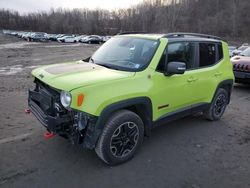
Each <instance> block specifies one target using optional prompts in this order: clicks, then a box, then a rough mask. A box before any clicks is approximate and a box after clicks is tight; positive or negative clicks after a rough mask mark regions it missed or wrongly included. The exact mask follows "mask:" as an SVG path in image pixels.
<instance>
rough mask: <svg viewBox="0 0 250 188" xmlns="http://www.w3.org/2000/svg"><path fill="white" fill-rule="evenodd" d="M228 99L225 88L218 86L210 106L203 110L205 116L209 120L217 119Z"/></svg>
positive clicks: (222, 112)
mask: <svg viewBox="0 0 250 188" xmlns="http://www.w3.org/2000/svg"><path fill="white" fill-rule="evenodd" d="M228 101H229V96H228V92H227V91H226V90H225V89H222V88H219V89H218V91H217V92H216V94H215V96H214V99H213V101H212V103H211V105H210V107H209V108H208V109H207V110H206V111H204V116H205V118H206V119H208V120H210V121H216V120H219V119H220V118H221V117H222V115H223V114H224V112H225V109H226V107H227V105H228Z"/></svg>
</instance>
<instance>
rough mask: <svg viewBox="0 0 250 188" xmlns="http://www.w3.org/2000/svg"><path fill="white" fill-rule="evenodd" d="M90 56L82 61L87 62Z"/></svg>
mask: <svg viewBox="0 0 250 188" xmlns="http://www.w3.org/2000/svg"><path fill="white" fill-rule="evenodd" d="M90 58H91V57H88V58H85V59H83V60H82V61H84V62H89V60H90Z"/></svg>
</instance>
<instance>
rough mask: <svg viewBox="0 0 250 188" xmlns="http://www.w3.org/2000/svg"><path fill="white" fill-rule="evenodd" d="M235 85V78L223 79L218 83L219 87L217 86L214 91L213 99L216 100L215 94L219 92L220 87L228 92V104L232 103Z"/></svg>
mask: <svg viewBox="0 0 250 188" xmlns="http://www.w3.org/2000/svg"><path fill="white" fill-rule="evenodd" d="M233 85H234V80H233V79H228V80H223V81H222V82H220V83H219V84H218V85H217V88H216V90H215V92H214V96H213V99H212V101H213V100H214V97H215V94H216V93H217V91H218V89H219V88H224V89H226V90H227V92H228V104H229V103H230V98H231V93H232V90H233ZM212 101H211V102H212Z"/></svg>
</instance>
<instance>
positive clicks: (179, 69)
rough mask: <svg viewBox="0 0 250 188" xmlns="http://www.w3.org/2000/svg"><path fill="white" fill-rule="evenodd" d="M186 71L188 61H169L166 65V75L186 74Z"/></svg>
mask: <svg viewBox="0 0 250 188" xmlns="http://www.w3.org/2000/svg"><path fill="white" fill-rule="evenodd" d="M185 71H186V63H183V62H169V63H167V64H166V66H165V73H164V74H165V75H166V76H171V75H173V74H184V72H185Z"/></svg>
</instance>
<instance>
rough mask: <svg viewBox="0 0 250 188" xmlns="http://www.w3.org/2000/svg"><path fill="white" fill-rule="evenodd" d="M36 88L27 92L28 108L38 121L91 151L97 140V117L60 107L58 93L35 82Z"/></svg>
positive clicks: (98, 131)
mask: <svg viewBox="0 0 250 188" xmlns="http://www.w3.org/2000/svg"><path fill="white" fill-rule="evenodd" d="M35 83H36V88H35V89H34V90H32V91H31V90H29V96H28V106H29V108H30V110H31V112H32V114H34V116H35V117H36V118H37V119H38V121H39V122H40V123H41V124H42V125H43V126H44V127H45V128H46V129H47V130H48V131H49V132H53V133H56V134H58V135H60V136H63V137H64V138H67V139H69V140H70V141H71V143H72V144H81V145H82V146H83V147H84V148H88V149H93V148H94V147H95V144H96V142H97V140H98V138H99V135H100V130H99V129H98V126H96V124H97V120H98V117H96V116H93V115H90V114H87V113H85V112H81V111H77V110H66V109H65V108H64V107H63V106H62V105H60V95H59V94H60V92H59V91H56V90H55V89H53V88H51V87H49V86H47V85H45V84H43V83H42V82H40V81H38V80H35Z"/></svg>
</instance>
